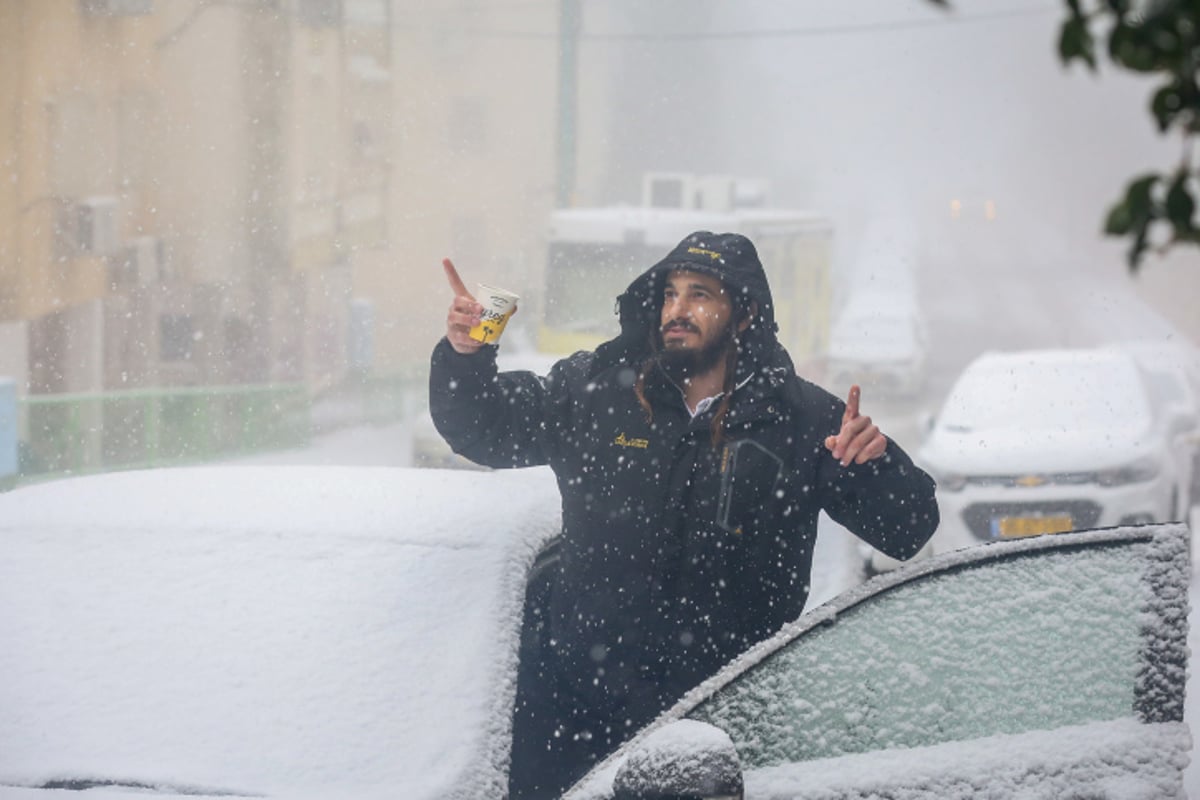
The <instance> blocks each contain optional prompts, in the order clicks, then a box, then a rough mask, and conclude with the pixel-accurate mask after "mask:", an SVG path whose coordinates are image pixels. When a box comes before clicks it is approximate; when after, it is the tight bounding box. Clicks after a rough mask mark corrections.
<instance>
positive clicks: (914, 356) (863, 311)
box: [826, 294, 928, 398]
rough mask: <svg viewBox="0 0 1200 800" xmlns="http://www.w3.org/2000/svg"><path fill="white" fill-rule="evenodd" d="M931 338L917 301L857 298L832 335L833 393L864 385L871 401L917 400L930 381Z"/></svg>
mask: <svg viewBox="0 0 1200 800" xmlns="http://www.w3.org/2000/svg"><path fill="white" fill-rule="evenodd" d="M927 350H928V335H927V332H926V326H925V320H924V318H923V317H922V315H921V312H920V308H919V306H918V305H917V304H916V302H915V301H914V300H912V299H911V298H909V297H906V296H904V295H876V294H868V295H861V296H857V297H855V298H854V299H852V300H851V301H850V302H849V303H848V304H847V305H846V307H845V308H844V309H843V310H842V312H841V313H840V314H838V317H837V320H836V321H835V323H834V325H833V329H832V331H831V332H830V335H829V353H828V358H827V361H826V374H827V375H828V383H829V388H830V389H831V390H832V391H834V392H835V393H838V394H844V393H845V392H846V390H847V389H849V387H850V386H851V385H852V384H858V385H860V386H861V387H862V388H863V392H864V393H866V394H867V395H868V396H870V397H885V398H890V397H912V396H914V395H916V394H917V393H918V392H920V390H921V387H922V386H923V385H924V381H925V361H926V353H927Z"/></svg>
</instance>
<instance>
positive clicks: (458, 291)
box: [442, 258, 475, 300]
mask: <svg viewBox="0 0 1200 800" xmlns="http://www.w3.org/2000/svg"><path fill="white" fill-rule="evenodd" d="M442 269H444V270H445V271H446V279H447V280H448V281H450V289H451V291H453V292H454V294H455V296H457V297H470V298H471V299H472V300H474V299H475V298H474V297H473V296H472V295H471V293H470V292H468V291H467V287H466V284H464V283H463V282H462V278H460V277H458V270H457V269H455V268H454V262H453V261H451V260H450V259H448V258H443V259H442Z"/></svg>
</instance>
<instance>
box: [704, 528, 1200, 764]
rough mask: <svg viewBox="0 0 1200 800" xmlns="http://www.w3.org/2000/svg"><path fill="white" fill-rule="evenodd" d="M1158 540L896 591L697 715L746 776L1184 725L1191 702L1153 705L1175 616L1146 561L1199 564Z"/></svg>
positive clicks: (843, 614) (1023, 560) (748, 676)
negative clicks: (1114, 727) (1060, 730)
mask: <svg viewBox="0 0 1200 800" xmlns="http://www.w3.org/2000/svg"><path fill="white" fill-rule="evenodd" d="M1076 535H1077V534H1067V535H1063V536H1062V537H1060V541H1061V542H1062V543H1063V544H1065V542H1066V540H1067V539H1068V537H1070V536H1076ZM1178 541H1185V539H1184V537H1179V538H1178V540H1177V543H1176V545H1175V546H1176V547H1179V545H1178ZM1158 547H1161V543H1157V542H1154V541H1124V542H1112V543H1106V544H1101V545H1095V546H1090V547H1086V548H1085V547H1063V548H1062V549H1059V550H1056V551H1055V552H1039V551H1037V550H1034V551H1027V552H1026V551H1022V552H1021V553H1018V554H1015V555H1013V556H1012V557H1006V558H1004V559H1002V560H997V561H991V562H985V563H980V564H973V565H963V566H961V567H959V568H956V569H953V570H951V571H948V572H944V573H942V574H938V575H933V576H929V577H927V578H925V579H923V580H920V581H914V582H912V583H907V584H901V585H898V586H895V587H893V588H891V589H889V590H887V591H885V592H882V593H880V594H877V595H875V596H874V597H871V598H869V601H868V602H862V603H859V604H857V605H854V606H851V607H849V608H848V609H846V610H844V611H840V612H839V613H837V615H836V617H835V619H836V624H832V625H827V626H821V627H816V628H814V629H812V630H809V631H808V632H807V633H806V634H805V635H801V636H799V637H798V638H797V639H795V640H794V641H792V642H791V643H790V644H789V645H787V646H785V647H783V648H782V649H780V650H779V651H777V652H776V653H774V654H773V655H772V656H770V657H769V658H767V659H765V660H763V661H762V662H760V663H759V664H757V665H756V666H755V667H753V668H751V669H750V670H748V671H747V672H746V673H745V674H743V675H742V676H741V677H740V678H739V679H737V680H735V681H734V682H732V683H730V684H728V685H726V686H725V687H724V688H723V689H720V690H718V691H717V692H716V693H715V694H713V695H712V696H711V697H710V698H709V699H708V700H706V701H703V702H702V703H701V704H700V705H698V706H697V707H696V708H694V709H693V710H692V711H691V712H690V713H689V714H687V716H688V717H689V718H692V719H696V720H700V721H704V722H708V723H711V724H713V725H715V726H717V727H718V728H720V729H722V730H724V731H726V732H727V733H728V734H729V735H730V737H731V738H732V739H733V741H734V743H735V745H736V747H737V750H738V753H739V754H740V756H741V758H742V763H743V767H745V768H746V769H753V768H758V767H766V766H773V765H777V764H783V763H789V762H799V761H806V760H811V759H817V758H826V757H833V756H841V755H846V754H852V753H864V752H868V751H873V750H883V749H890V748H897V747H916V746H923V745H932V744H938V743H942V742H952V741H962V740H966V739H974V738H978V737H983V736H989V735H995V734H1004V733H1007V734H1013V733H1024V732H1028V731H1034V730H1048V729H1052V728H1057V727H1061V726H1067V725H1076V724H1083V723H1088V722H1095V721H1103V720H1115V719H1120V718H1133V717H1135V716H1138V712H1140V716H1141V717H1142V718H1147V717H1153V716H1154V715H1155V714H1158V715H1159V716H1160V717H1162V716H1163V715H1164V714H1165V717H1163V718H1171V719H1177V718H1180V717H1181V715H1182V696H1179V697H1170V698H1164V697H1161V696H1159V697H1153V698H1152V699H1149V700H1148V699H1147V698H1148V697H1150V696H1151V695H1152V694H1153V693H1152V692H1149V691H1148V686H1149V684H1148V683H1147V674H1148V671H1153V670H1152V669H1150V668H1148V667H1147V664H1148V663H1150V660H1152V659H1150V657H1149V656H1148V655H1147V653H1148V647H1147V635H1146V634H1147V632H1148V631H1152V630H1154V629H1155V626H1156V625H1160V623H1162V621H1161V620H1159V621H1157V622H1155V621H1154V620H1155V617H1156V612H1155V611H1154V609H1155V608H1156V602H1157V601H1156V600H1155V599H1154V598H1155V592H1153V591H1152V590H1151V589H1150V588H1149V587H1150V586H1151V585H1152V584H1151V583H1149V582H1148V581H1147V580H1146V578H1147V569H1148V568H1147V567H1146V566H1144V565H1147V564H1160V565H1161V564H1171V563H1173V561H1172V559H1174V561H1175V562H1182V563H1186V560H1187V559H1186V553H1178V554H1175V556H1170V557H1167V558H1158V559H1155V558H1151V557H1150V556H1153V555H1154V552H1155V548H1158ZM1175 580H1176V583H1177V584H1179V585H1184V586H1185V585H1186V582H1185V581H1186V579H1185V578H1181V577H1179V576H1175ZM1162 624H1165V625H1166V627H1167V628H1169V627H1170V625H1169V624H1167V623H1162ZM1173 636H1174V638H1173V639H1171V637H1170V636H1168V637H1167V639H1169V640H1171V641H1172V642H1173V643H1172V644H1171V647H1175V648H1177V649H1178V648H1182V647H1185V644H1184V643H1183V641H1184V638H1183V637H1184V634H1182V633H1181V632H1179V631H1177V632H1176V633H1175V634H1173ZM1150 639H1151V640H1154V638H1153V637H1150ZM1168 649H1169V648H1168ZM1176 655H1178V653H1177V652H1176ZM1181 657H1182V659H1183V661H1184V663H1186V655H1183V656H1181ZM1155 658H1156V659H1157V661H1156V662H1155V663H1159V664H1160V666H1161V665H1162V664H1165V663H1169V662H1171V661H1172V658H1170V657H1168V658H1165V659H1164V658H1161V657H1160V656H1155ZM1175 661H1178V659H1175ZM1160 683H1161V684H1163V685H1165V684H1166V683H1169V681H1160ZM1176 683H1178V684H1179V685H1180V686H1182V681H1181V680H1180V681H1177V682H1176ZM1179 691H1180V692H1181V691H1182V690H1181V689H1180V690H1179ZM1176 706H1177V707H1176ZM1135 709H1136V712H1135Z"/></svg>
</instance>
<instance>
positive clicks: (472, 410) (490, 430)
mask: <svg viewBox="0 0 1200 800" xmlns="http://www.w3.org/2000/svg"><path fill="white" fill-rule="evenodd" d="M556 372H559V373H560V374H561V371H560V370H559V366H558V365H556V366H555V368H554V369H553V370H552V371H551V376H550V377H547V378H541V377H539V376H537V375H535V374H533V373H532V372H499V371H498V370H497V368H496V348H494V347H484V348H481V349H480V350H479V352H477V353H474V354H471V355H463V354H461V353H458V352H456V351H455V350H454V348H453V347H451V346H450V343H449V342H448V341H447V340H446V339H445V338H443V339H442V340H441V341H440V342H438V344H437V346H436V347H434V350H433V356H432V358H431V359H430V368H429V410H430V413H431V415H432V416H433V424H434V426H435V427H436V428H437V430H438V433H440V434H441V435H442V438H443V439H445V440H446V443H447V444H449V445H450V449H451V450H453V451H454V452H455V453H458V454H459V455H462V456H465V457H466V458H468V459H470V460H471V461H474V462H475V463H476V464H482V465H484V466H487V467H494V468H497V469H503V468H508V467H532V466H539V465H542V464H546V463H548V462H549V461H550V459H551V458H552V457H553V454H554V452H555V448H556V447H557V443H556V441H555V437H554V436H552V435H551V434H552V432H553V431H554V430H557V429H558V428H559V427H560V424H561V421H562V420H561V415H563V414H565V412H566V409H568V408H569V406H570V403H569V400H568V399H567V397H566V392H565V389H564V387H563V383H564V381H563V380H561V379H560V380H556V379H555V378H554V376H555V373H556ZM556 389H558V390H559V391H556Z"/></svg>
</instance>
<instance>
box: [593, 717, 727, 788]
mask: <svg viewBox="0 0 1200 800" xmlns="http://www.w3.org/2000/svg"><path fill="white" fill-rule="evenodd" d="M743 796H744V788H743V784H742V762H741V760H740V759H739V758H738V754H737V749H736V748H735V747H734V746H733V740H732V739H730V738H729V735H728V734H727V733H725V731H723V730H721V729H720V728H716V727H713V726H712V725H709V724H708V723H705V722H698V721H696V720H689V719H684V720H679V721H677V722H672V723H670V724H668V725H664V726H663V727H662V728H659V729H658V730H656V731H654V732H653V733H651V734H650V735H649V736H647V737H646V738H645V739H644V740H643V741H642V742H640V743H639V744H638V745H636V746H635V747H633V748H632V749H631V750H630V751H629V753H628V754H627V755H626V757H625V762H624V763H623V764H622V765H621V768H620V769H618V770H617V774H616V777H615V778H614V779H613V795H612V800H677V799H680V800H681V799H682V798H687V800H742V798H743Z"/></svg>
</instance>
